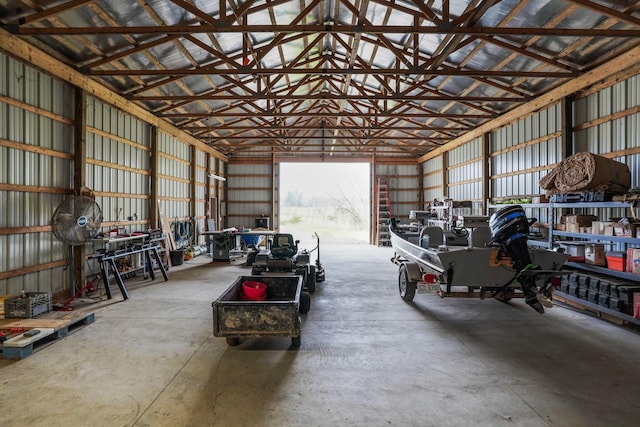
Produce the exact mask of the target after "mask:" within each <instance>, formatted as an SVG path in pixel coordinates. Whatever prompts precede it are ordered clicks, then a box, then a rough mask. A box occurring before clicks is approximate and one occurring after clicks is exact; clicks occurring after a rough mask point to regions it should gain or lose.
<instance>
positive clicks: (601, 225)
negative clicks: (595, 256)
mask: <svg viewBox="0 0 640 427" xmlns="http://www.w3.org/2000/svg"><path fill="white" fill-rule="evenodd" d="M614 225H615V223H614V222H613V221H593V222H592V223H591V232H592V233H593V234H599V235H604V236H613V235H614V234H613V226H614Z"/></svg>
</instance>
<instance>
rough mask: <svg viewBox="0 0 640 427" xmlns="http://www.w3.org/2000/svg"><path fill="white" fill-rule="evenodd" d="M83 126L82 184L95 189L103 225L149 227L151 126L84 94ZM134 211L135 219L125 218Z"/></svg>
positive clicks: (144, 228) (130, 228)
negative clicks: (85, 120) (84, 164)
mask: <svg viewBox="0 0 640 427" xmlns="http://www.w3.org/2000/svg"><path fill="white" fill-rule="evenodd" d="M87 127H88V131H87V132H86V136H85V140H86V150H87V167H86V185H87V186H88V187H89V188H91V189H92V190H93V191H94V192H95V193H96V202H97V203H98V204H99V205H100V207H101V208H102V212H103V216H104V223H105V229H109V228H113V227H116V226H118V227H119V226H122V227H125V228H126V229H127V231H145V230H147V229H149V228H150V224H149V218H150V212H149V193H150V182H149V172H148V171H149V167H150V136H151V127H150V126H149V125H147V124H145V123H143V122H141V121H140V120H138V119H136V118H135V117H133V116H131V115H129V114H126V113H124V112H122V111H120V110H118V109H116V108H115V107H113V106H111V105H109V104H106V103H104V102H102V101H100V100H99V99H96V98H93V97H88V98H87ZM95 161H97V163H96V162H95ZM104 163H106V164H104ZM113 193H117V194H119V195H118V196H116V195H114V194H113ZM120 195H121V196H120ZM134 215H135V216H137V218H138V220H137V221H133V222H132V221H128V220H127V218H129V217H132V216H134Z"/></svg>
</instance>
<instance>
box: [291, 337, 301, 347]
mask: <svg viewBox="0 0 640 427" xmlns="http://www.w3.org/2000/svg"><path fill="white" fill-rule="evenodd" d="M300 338H301V337H291V347H293V348H300V343H301V339H300Z"/></svg>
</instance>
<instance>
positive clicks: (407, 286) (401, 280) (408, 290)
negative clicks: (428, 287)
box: [398, 264, 417, 302]
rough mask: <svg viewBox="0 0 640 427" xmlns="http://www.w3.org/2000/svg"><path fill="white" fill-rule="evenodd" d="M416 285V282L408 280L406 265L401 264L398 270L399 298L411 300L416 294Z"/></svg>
mask: <svg viewBox="0 0 640 427" xmlns="http://www.w3.org/2000/svg"><path fill="white" fill-rule="evenodd" d="M416 287H417V285H416V282H410V281H409V271H408V270H407V266H406V265H404V264H401V265H400V271H399V272H398V291H400V298H402V300H403V301H406V302H411V301H413V297H415V296H416Z"/></svg>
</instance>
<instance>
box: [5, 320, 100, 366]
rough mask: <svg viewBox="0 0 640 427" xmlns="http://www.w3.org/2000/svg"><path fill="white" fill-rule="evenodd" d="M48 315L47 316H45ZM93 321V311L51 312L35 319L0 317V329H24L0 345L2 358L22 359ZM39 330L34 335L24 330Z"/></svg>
mask: <svg viewBox="0 0 640 427" xmlns="http://www.w3.org/2000/svg"><path fill="white" fill-rule="evenodd" d="M47 316H48V317H47ZM94 321H95V315H94V314H93V313H82V314H80V313H61V312H52V313H48V314H47V315H43V316H41V317H39V318H36V319H0V329H2V330H7V331H11V330H15V328H23V329H24V330H25V331H24V332H20V333H17V334H14V336H12V337H11V338H9V339H7V340H6V341H4V342H3V343H2V345H1V346H0V351H1V352H2V357H3V358H4V359H24V358H25V357H28V356H30V355H32V354H33V353H34V352H36V351H38V350H40V349H42V348H44V347H47V346H48V345H50V344H53V343H54V342H56V341H58V340H60V339H62V338H64V337H66V336H67V335H69V334H70V333H73V332H75V331H76V330H79V329H81V328H82V327H84V326H86V325H89V324H91V323H93V322H94ZM29 331H39V333H37V334H36V335H34V336H28V335H29V334H27V336H25V333H26V332H29Z"/></svg>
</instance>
